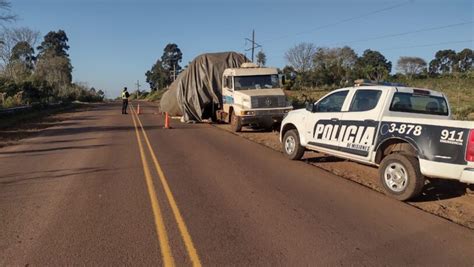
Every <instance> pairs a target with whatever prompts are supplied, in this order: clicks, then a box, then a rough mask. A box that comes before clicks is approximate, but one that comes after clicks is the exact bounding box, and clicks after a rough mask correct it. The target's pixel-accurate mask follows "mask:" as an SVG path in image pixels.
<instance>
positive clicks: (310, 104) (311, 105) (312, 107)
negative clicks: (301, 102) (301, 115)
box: [306, 102, 317, 112]
mask: <svg viewBox="0 0 474 267" xmlns="http://www.w3.org/2000/svg"><path fill="white" fill-rule="evenodd" d="M316 108H317V105H315V104H314V103H313V102H306V110H307V111H309V112H314V111H315V110H316Z"/></svg>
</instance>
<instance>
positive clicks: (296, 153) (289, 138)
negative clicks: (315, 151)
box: [283, 129, 305, 160]
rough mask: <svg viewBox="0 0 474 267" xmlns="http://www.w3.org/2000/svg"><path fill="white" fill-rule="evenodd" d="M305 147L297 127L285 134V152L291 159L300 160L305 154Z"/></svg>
mask: <svg viewBox="0 0 474 267" xmlns="http://www.w3.org/2000/svg"><path fill="white" fill-rule="evenodd" d="M304 151H305V148H304V147H302V146H301V143H300V137H299V135H298V131H297V130H296V129H293V130H289V131H288V132H286V133H285V135H284V136H283V153H284V154H285V156H286V157H287V158H289V159H291V160H299V159H301V158H302V157H303V155H304Z"/></svg>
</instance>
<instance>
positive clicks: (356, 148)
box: [339, 89, 388, 161]
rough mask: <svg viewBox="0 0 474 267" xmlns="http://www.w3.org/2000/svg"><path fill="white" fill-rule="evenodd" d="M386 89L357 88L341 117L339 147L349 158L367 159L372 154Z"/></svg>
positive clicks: (386, 92)
mask: <svg viewBox="0 0 474 267" xmlns="http://www.w3.org/2000/svg"><path fill="white" fill-rule="evenodd" d="M387 94H388V90H380V89H357V90H356V91H355V92H354V94H352V95H351V96H352V99H351V102H350V105H349V108H348V110H347V112H343V115H342V119H341V132H340V135H341V137H340V138H339V140H340V142H339V149H340V151H341V152H343V153H347V155H348V156H350V157H351V158H355V159H359V160H364V161H367V160H369V159H370V157H371V156H372V153H374V152H373V151H374V150H373V149H372V148H373V146H374V145H375V139H376V136H377V130H378V127H379V123H380V121H379V120H380V117H381V113H382V111H381V110H382V108H383V105H384V103H383V102H384V101H383V100H384V99H386V97H387Z"/></svg>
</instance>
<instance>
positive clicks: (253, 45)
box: [245, 30, 262, 62]
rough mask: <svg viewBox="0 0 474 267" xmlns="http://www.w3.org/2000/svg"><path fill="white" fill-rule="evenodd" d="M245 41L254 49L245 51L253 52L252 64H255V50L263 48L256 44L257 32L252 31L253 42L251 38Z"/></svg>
mask: <svg viewBox="0 0 474 267" xmlns="http://www.w3.org/2000/svg"><path fill="white" fill-rule="evenodd" d="M245 41H248V42H250V43H251V44H252V47H250V48H249V49H246V50H245V51H252V62H254V55H255V48H259V47H262V46H261V45H259V44H257V43H256V42H255V30H252V40H250V39H249V38H245Z"/></svg>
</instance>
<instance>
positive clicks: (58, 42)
mask: <svg viewBox="0 0 474 267" xmlns="http://www.w3.org/2000/svg"><path fill="white" fill-rule="evenodd" d="M68 41H69V39H68V38H67V35H66V32H64V31H63V30H59V31H57V32H55V31H50V32H48V34H46V36H44V40H43V42H41V45H40V46H38V57H41V56H45V55H48V56H58V57H69V54H68V53H67V51H68V50H69V45H68V44H67V42H68Z"/></svg>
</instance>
